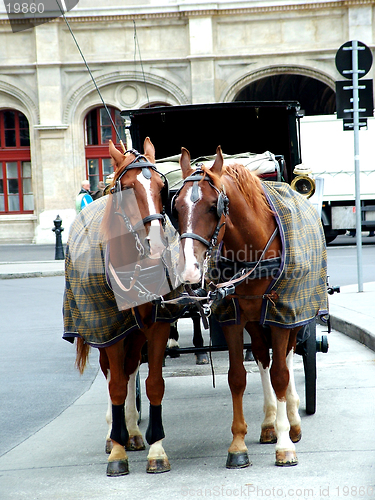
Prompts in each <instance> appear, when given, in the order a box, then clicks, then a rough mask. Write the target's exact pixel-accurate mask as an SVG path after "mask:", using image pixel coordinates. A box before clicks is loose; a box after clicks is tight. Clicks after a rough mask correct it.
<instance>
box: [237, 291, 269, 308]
mask: <svg viewBox="0 0 375 500" xmlns="http://www.w3.org/2000/svg"><path fill="white" fill-rule="evenodd" d="M229 297H232V298H234V299H242V300H253V299H267V300H269V301H270V302H271V303H272V304H273V305H274V306H275V305H276V304H275V302H276V301H277V300H278V298H279V294H277V293H276V292H275V291H274V290H271V291H270V293H264V294H263V295H239V294H238V293H231V294H230V295H229Z"/></svg>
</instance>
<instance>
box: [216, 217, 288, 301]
mask: <svg viewBox="0 0 375 500" xmlns="http://www.w3.org/2000/svg"><path fill="white" fill-rule="evenodd" d="M278 231H279V228H278V227H276V229H275V230H274V232H273V233H272V234H271V237H270V239H269V240H268V242H267V245H266V246H265V247H264V249H263V252H262V254H261V256H260V257H259V259H258V261H257V263H256V264H255V266H254V267H253V268H251V269H250V270H249V271H247V273H245V274H243V271H244V269H242V271H240V272H239V273H237V275H239V276H238V277H236V276H237V275H236V274H235V275H234V276H233V278H232V279H230V280H229V281H225V282H224V283H219V284H217V285H215V284H214V283H212V282H210V283H209V286H211V288H214V289H221V288H225V287H230V288H232V287H236V286H238V285H240V284H241V283H243V282H244V281H245V280H246V279H247V278H248V277H249V276H250V275H251V274H252V273H253V272H254V271H255V269H256V268H257V267H258V266H259V264H260V262H261V261H262V260H263V257H264V255H265V253H266V252H267V250H268V249H269V247H270V245H271V243H272V242H273V240H274V239H275V237H276V235H277V233H278ZM230 295H232V294H230Z"/></svg>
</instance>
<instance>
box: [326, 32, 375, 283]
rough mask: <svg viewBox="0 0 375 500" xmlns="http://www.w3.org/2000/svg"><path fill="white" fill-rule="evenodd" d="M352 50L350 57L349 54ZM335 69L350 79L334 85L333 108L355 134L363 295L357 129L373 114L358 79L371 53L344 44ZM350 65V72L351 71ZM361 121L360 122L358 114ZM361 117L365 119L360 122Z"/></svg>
mask: <svg viewBox="0 0 375 500" xmlns="http://www.w3.org/2000/svg"><path fill="white" fill-rule="evenodd" d="M349 51H351V54H350V53H349ZM335 59H336V68H337V69H338V71H339V73H340V74H341V75H342V76H344V77H345V78H348V79H349V80H351V85H345V84H344V85H342V83H344V82H336V106H337V117H338V118H344V123H343V125H344V130H353V132H354V179H355V224H356V236H357V238H356V240H357V275H358V292H363V275H362V207H361V188H360V169H359V129H360V128H361V127H365V126H366V125H367V118H366V117H368V116H373V114H374V103H373V92H372V80H365V81H364V80H362V82H361V83H362V85H361V86H360V85H359V79H360V78H362V77H363V76H365V75H366V74H367V73H368V72H369V71H370V68H371V66H372V53H371V50H370V49H369V47H367V45H365V44H364V43H362V42H358V40H352V41H350V42H346V43H344V44H343V45H341V47H340V48H339V50H338V51H337V53H336V58H335ZM350 65H351V69H350ZM349 90H350V91H352V98H351V99H350V102H351V106H349V109H344V107H345V106H343V104H344V103H345V102H349V100H347V97H348V95H347V94H345V92H347V91H349ZM360 90H361V91H362V96H361V101H362V107H361V108H360V107H359V97H360V94H359V91H360ZM360 114H361V118H362V121H361V122H360V121H359V120H360V116H359V115H360ZM363 118H365V119H364V120H363Z"/></svg>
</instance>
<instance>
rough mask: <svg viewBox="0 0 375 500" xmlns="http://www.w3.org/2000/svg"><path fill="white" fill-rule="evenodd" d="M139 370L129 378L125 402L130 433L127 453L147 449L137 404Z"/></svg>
mask: <svg viewBox="0 0 375 500" xmlns="http://www.w3.org/2000/svg"><path fill="white" fill-rule="evenodd" d="M137 374H138V368H137V369H136V370H135V372H133V373H132V374H131V375H130V376H129V382H128V394H127V396H126V400H125V422H126V428H127V429H128V432H129V439H128V442H127V443H126V447H125V448H126V450H127V451H140V450H144V449H145V444H144V442H143V438H142V433H141V431H140V430H139V427H138V419H139V413H138V410H137V404H136V392H137V391H136V385H137V384H136V378H137Z"/></svg>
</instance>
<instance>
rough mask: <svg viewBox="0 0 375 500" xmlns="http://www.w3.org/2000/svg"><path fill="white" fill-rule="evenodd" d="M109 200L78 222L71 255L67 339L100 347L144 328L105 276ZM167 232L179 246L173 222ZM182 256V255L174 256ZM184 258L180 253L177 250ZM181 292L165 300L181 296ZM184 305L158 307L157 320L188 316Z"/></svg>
mask: <svg viewBox="0 0 375 500" xmlns="http://www.w3.org/2000/svg"><path fill="white" fill-rule="evenodd" d="M107 200H108V197H107V196H105V197H103V198H99V199H98V200H97V201H95V202H93V203H91V204H89V205H88V206H87V207H86V208H85V209H83V210H82V211H81V212H80V213H79V214H78V215H77V217H76V219H75V221H74V222H73V224H72V227H71V230H70V234H69V238H68V243H67V246H66V257H65V292H64V303H63V318H64V334H63V338H64V339H65V340H68V341H70V342H73V340H74V337H82V338H83V339H84V340H85V341H86V342H87V343H88V344H90V345H92V346H94V347H106V346H108V345H111V344H113V343H115V342H117V341H118V340H120V339H121V338H123V337H125V336H126V335H128V334H129V333H130V332H131V331H133V330H136V329H140V328H142V320H141V318H140V316H139V313H138V310H137V308H135V309H134V314H132V311H131V309H126V310H119V308H118V306H117V302H116V298H115V295H114V293H113V291H112V289H111V287H110V286H109V284H108V282H107V277H106V272H105V253H106V245H107V243H106V241H105V239H104V236H103V234H102V233H101V231H100V224H101V221H102V218H103V214H104V210H105V207H106V203H107ZM165 230H166V234H167V236H168V238H169V242H172V241H173V242H172V243H171V246H175V245H177V246H178V245H179V242H178V238H176V237H175V236H176V235H175V231H174V229H173V226H172V224H171V222H170V221H169V219H168V220H167V222H166V229H165ZM174 254H176V252H174ZM177 254H178V252H177ZM180 291H181V290H180V289H176V290H173V291H172V292H170V293H169V294H167V295H166V296H165V299H170V298H175V297H177V296H178V295H179V293H180ZM183 312H184V308H183V307H182V306H180V305H177V304H176V305H173V306H172V305H171V306H168V307H160V306H159V305H155V306H154V308H153V321H166V322H173V321H176V319H178V317H179V316H180V315H181V314H183Z"/></svg>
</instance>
